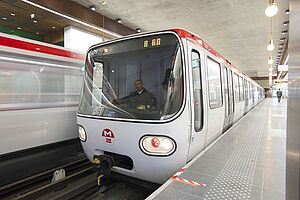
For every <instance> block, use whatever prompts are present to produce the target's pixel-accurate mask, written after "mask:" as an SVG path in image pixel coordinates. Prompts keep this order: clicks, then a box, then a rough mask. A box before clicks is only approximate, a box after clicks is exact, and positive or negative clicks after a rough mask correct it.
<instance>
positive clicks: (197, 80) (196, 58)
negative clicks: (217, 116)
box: [191, 50, 203, 132]
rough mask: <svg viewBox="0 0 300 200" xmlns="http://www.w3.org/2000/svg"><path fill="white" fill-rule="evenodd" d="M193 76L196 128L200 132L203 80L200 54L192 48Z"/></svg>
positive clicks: (201, 124) (201, 125)
mask: <svg viewBox="0 0 300 200" xmlns="http://www.w3.org/2000/svg"><path fill="white" fill-rule="evenodd" d="M191 62H192V63H191V64H192V76H193V96H194V128H195V131H196V132H199V131H200V130H201V129H202V127H203V97H202V86H201V85H202V81H201V69H200V67H201V62H200V54H199V53H198V52H197V51H196V50H192V61H191Z"/></svg>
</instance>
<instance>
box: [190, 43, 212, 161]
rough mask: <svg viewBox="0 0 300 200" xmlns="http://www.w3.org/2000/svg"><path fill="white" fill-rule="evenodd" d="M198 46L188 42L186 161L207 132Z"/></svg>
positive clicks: (203, 139) (200, 146) (192, 155)
mask: <svg viewBox="0 0 300 200" xmlns="http://www.w3.org/2000/svg"><path fill="white" fill-rule="evenodd" d="M197 49H199V47H197V46H196V45H194V44H192V43H190V42H188V66H189V71H190V73H189V74H190V76H189V77H191V78H190V80H189V85H190V94H191V98H190V99H191V101H190V107H191V111H192V112H191V126H190V127H191V137H190V143H189V144H190V146H189V153H188V161H189V160H191V159H192V158H194V157H195V156H196V155H197V154H198V153H199V152H200V151H201V150H202V149H203V148H204V147H205V138H206V132H207V125H206V118H205V113H206V112H207V111H206V105H205V103H204V102H206V101H207V100H206V95H204V94H203V93H204V92H205V91H204V90H203V88H205V87H206V86H205V81H204V80H205V79H204V78H205V77H204V74H205V71H204V70H205V69H204V67H203V66H204V62H203V59H202V58H203V53H202V54H201V53H200V51H199V50H197Z"/></svg>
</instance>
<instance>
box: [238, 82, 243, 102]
mask: <svg viewBox="0 0 300 200" xmlns="http://www.w3.org/2000/svg"><path fill="white" fill-rule="evenodd" d="M239 84H240V101H244V86H243V78H242V77H240V76H239Z"/></svg>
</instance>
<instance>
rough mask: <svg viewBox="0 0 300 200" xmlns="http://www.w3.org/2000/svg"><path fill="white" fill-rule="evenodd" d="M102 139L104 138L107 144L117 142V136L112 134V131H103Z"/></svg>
mask: <svg viewBox="0 0 300 200" xmlns="http://www.w3.org/2000/svg"><path fill="white" fill-rule="evenodd" d="M102 137H103V138H104V141H105V142H106V143H107V144H112V143H114V140H115V135H114V133H113V132H112V130H110V129H108V128H106V129H104V130H103V131H102Z"/></svg>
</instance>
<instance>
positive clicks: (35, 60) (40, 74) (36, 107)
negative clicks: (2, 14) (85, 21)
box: [0, 33, 85, 156]
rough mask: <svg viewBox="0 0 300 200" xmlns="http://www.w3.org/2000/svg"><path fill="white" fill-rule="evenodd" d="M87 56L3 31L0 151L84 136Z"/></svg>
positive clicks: (4, 151) (4, 152) (0, 68)
mask: <svg viewBox="0 0 300 200" xmlns="http://www.w3.org/2000/svg"><path fill="white" fill-rule="evenodd" d="M84 58H85V56H84V55H83V54H81V53H77V52H71V51H69V50H66V49H64V48H62V47H58V46H54V45H49V44H45V43H41V42H36V41H32V40H28V39H24V38H20V37H16V36H11V35H6V34H2V33H0V123H1V127H0V136H1V139H0V156H1V155H4V154H5V155H6V154H8V153H11V152H16V151H20V150H25V149H28V148H33V147H37V146H41V145H46V144H51V143H56V142H61V141H65V140H69V139H73V138H76V137H78V135H77V133H78V131H77V125H76V110H77V108H78V101H79V96H80V89H81V85H82V73H83V72H82V67H83V66H84Z"/></svg>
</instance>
